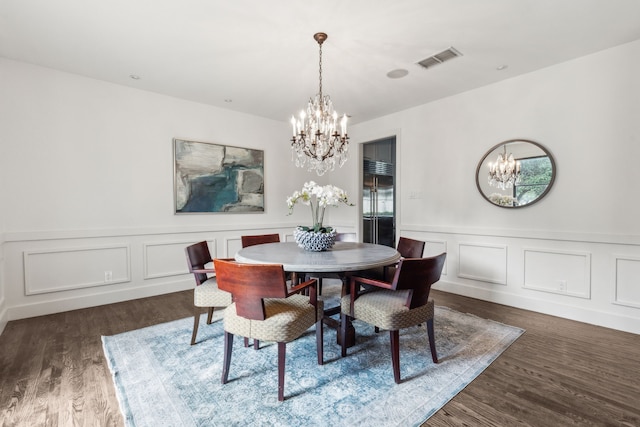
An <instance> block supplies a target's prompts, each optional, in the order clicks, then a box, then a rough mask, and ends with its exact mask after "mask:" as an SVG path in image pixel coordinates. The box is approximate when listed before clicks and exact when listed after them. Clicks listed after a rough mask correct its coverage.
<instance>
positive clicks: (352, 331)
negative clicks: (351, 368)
mask: <svg viewBox="0 0 640 427" xmlns="http://www.w3.org/2000/svg"><path fill="white" fill-rule="evenodd" d="M336 314H337V315H340V307H333V308H330V309H328V310H325V311H324V319H322V320H323V322H324V324H325V325H327V326H329V327H332V328H334V329H335V330H336V342H337V343H338V345H339V346H342V339H341V333H340V320H336V319H334V318H332V317H329V316H335V315H336ZM346 328H347V348H349V347H353V346H354V345H355V343H356V328H354V327H353V325H352V324H351V319H350V318H347V325H346Z"/></svg>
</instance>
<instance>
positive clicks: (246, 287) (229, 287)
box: [213, 259, 287, 320]
mask: <svg viewBox="0 0 640 427" xmlns="http://www.w3.org/2000/svg"><path fill="white" fill-rule="evenodd" d="M213 264H214V265H215V268H216V278H217V281H218V289H222V290H223V291H227V292H230V293H231V294H232V295H233V301H234V302H235V304H236V313H237V314H238V316H242V317H245V318H247V319H253V320H264V319H266V312H265V309H264V301H263V298H286V297H287V282H286V278H285V273H284V269H283V268H282V264H241V263H238V262H236V261H233V260H223V259H214V260H213Z"/></svg>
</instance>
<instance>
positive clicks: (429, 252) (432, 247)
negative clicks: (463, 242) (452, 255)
mask: <svg viewBox="0 0 640 427" xmlns="http://www.w3.org/2000/svg"><path fill="white" fill-rule="evenodd" d="M443 252H447V242H446V241H445V240H425V241H424V255H423V256H425V257H430V256H436V255H440V254H441V253H443ZM448 259H449V256H448V255H447V259H446V260H445V262H444V266H443V267H442V275H443V276H446V275H447V260H448Z"/></svg>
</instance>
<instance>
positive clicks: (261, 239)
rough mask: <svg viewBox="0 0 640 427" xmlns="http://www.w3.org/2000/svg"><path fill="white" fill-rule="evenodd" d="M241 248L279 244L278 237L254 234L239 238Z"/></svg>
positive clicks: (277, 235)
mask: <svg viewBox="0 0 640 427" xmlns="http://www.w3.org/2000/svg"><path fill="white" fill-rule="evenodd" d="M240 239H241V240H242V247H243V248H246V247H248V246H253V245H261V244H263V243H278V242H280V235H279V234H277V233H274V234H256V235H252V236H241V237H240Z"/></svg>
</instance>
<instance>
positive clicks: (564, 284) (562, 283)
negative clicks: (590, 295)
mask: <svg viewBox="0 0 640 427" xmlns="http://www.w3.org/2000/svg"><path fill="white" fill-rule="evenodd" d="M558 290H559V291H560V292H563V293H564V292H567V281H566V280H560V281H559V282H558Z"/></svg>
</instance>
